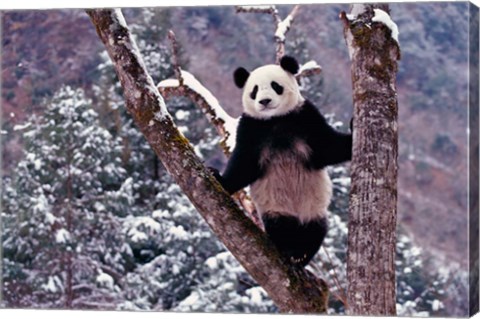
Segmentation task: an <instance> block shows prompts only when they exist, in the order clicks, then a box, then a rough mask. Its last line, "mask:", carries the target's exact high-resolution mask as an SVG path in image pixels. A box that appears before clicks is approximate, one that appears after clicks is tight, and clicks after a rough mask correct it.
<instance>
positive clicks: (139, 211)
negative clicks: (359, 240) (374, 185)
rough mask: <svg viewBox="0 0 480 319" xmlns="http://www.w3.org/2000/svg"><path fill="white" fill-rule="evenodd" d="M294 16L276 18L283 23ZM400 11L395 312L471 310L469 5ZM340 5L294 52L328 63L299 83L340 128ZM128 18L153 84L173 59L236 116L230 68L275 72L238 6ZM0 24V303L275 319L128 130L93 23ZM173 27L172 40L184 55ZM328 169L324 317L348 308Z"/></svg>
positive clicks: (338, 182) (316, 11)
mask: <svg viewBox="0 0 480 319" xmlns="http://www.w3.org/2000/svg"><path fill="white" fill-rule="evenodd" d="M292 7H293V6H277V9H278V12H279V14H280V15H281V16H282V17H285V16H287V15H288V13H289V12H291V10H292ZM390 9H391V15H392V18H393V19H394V20H395V22H396V23H397V25H398V28H399V31H400V36H399V42H400V47H401V53H402V58H401V61H400V62H399V71H398V84H397V85H398V95H399V113H400V115H399V127H400V128H399V132H400V133H399V134H400V140H399V166H400V169H399V185H398V187H399V190H398V192H399V195H398V196H399V205H398V214H399V218H398V229H397V244H396V260H395V266H396V276H397V302H396V306H397V314H398V315H400V316H465V315H466V314H467V313H468V302H467V301H466V300H467V295H468V268H467V267H468V260H467V257H468V255H467V237H466V233H467V227H468V225H467V195H468V193H467V189H466V185H467V162H466V154H467V152H468V149H467V145H466V141H467V132H466V128H467V124H468V113H467V112H468V108H467V96H468V91H467V86H468V45H467V42H468V41H467V40H468V12H469V4H468V3H409V4H391V5H390ZM342 10H345V11H346V10H348V6H347V5H341V4H338V5H336V4H328V5H327V4H316V5H301V6H300V7H299V11H298V13H297V15H296V18H295V21H294V22H293V24H292V27H291V30H290V31H289V33H288V34H287V37H286V40H285V52H286V53H287V54H289V55H291V56H294V57H296V58H297V59H298V61H300V63H306V62H308V61H311V60H314V61H316V62H317V63H318V64H319V65H320V66H321V68H322V71H321V72H320V73H319V74H312V75H311V76H308V77H304V78H302V81H301V90H302V94H303V95H304V96H306V97H308V98H309V99H311V100H312V101H314V103H315V104H316V105H318V106H319V109H320V111H321V112H322V113H323V114H325V115H326V117H327V119H328V121H329V122H330V124H331V125H333V126H334V127H335V128H337V129H338V130H341V131H345V132H347V131H348V127H349V121H350V118H351V116H352V100H351V96H352V94H351V90H352V88H351V75H350V60H349V55H348V51H347V47H346V44H345V40H344V37H343V31H342V23H341V21H340V20H339V13H340V12H341V11H342ZM122 12H123V14H124V16H125V19H126V21H127V23H128V25H129V28H130V31H131V33H132V35H133V36H134V39H135V41H136V43H137V45H138V47H139V49H140V52H141V54H142V57H143V59H144V61H145V65H146V67H147V69H148V72H149V73H150V75H151V76H152V77H153V80H154V81H155V83H160V82H162V81H164V80H167V79H170V78H175V77H176V75H175V67H174V66H175V64H176V63H177V64H178V65H180V66H181V68H182V70H186V71H188V72H190V73H191V74H193V75H194V76H195V77H196V79H198V80H199V81H200V82H201V83H202V85H203V86H205V87H206V88H207V89H208V90H209V91H210V92H211V93H212V94H213V95H214V96H215V97H216V98H217V99H218V101H219V102H220V103H221V104H222V105H223V106H224V108H225V110H226V111H228V112H229V114H230V115H232V116H234V117H237V116H239V115H240V114H241V92H240V90H238V89H237V88H235V86H234V84H233V79H232V73H233V71H234V70H235V68H237V67H238V66H244V67H247V68H249V69H253V68H255V67H257V66H259V65H263V64H268V63H274V62H275V40H274V33H275V27H274V25H273V23H272V21H271V20H272V18H271V16H269V15H268V14H252V13H239V12H236V10H235V8H234V7H231V6H222V7H181V8H180V7H178V8H176V7H162V8H143V9H122ZM1 14H2V30H3V34H2V46H3V47H2V55H1V63H2V113H3V122H2V128H1V143H2V150H3V151H2V184H1V185H2V186H1V222H2V228H1V229H2V244H1V245H2V263H1V266H2V271H1V288H2V299H1V304H0V306H1V307H7V308H42V309H96V310H154V311H163V310H168V311H183V312H192V311H194V312H232V313H276V312H278V311H279V310H278V309H277V306H276V305H275V304H274V303H273V302H272V300H271V299H270V298H269V296H268V294H267V293H266V292H265V290H264V289H263V288H261V287H260V286H259V285H258V284H257V283H256V282H255V280H253V279H252V278H251V277H250V275H249V274H248V273H247V272H246V271H245V270H244V269H243V268H242V266H241V265H240V264H239V262H238V261H237V260H236V259H235V258H234V257H233V256H232V254H231V253H230V252H229V251H228V250H227V249H226V248H225V247H224V246H223V245H222V243H221V242H220V241H219V240H218V239H217V238H216V237H215V235H213V233H212V232H211V231H210V229H209V227H208V225H207V224H206V222H205V221H204V220H203V219H202V217H201V216H200V215H199V214H198V212H197V210H196V209H195V208H194V207H193V205H192V204H191V203H190V201H189V200H188V198H187V197H186V196H185V195H184V194H183V193H182V191H181V189H180V188H179V186H178V185H177V184H175V183H174V182H173V179H172V177H171V176H170V175H169V173H168V172H167V171H166V169H165V168H164V167H163V166H162V164H161V162H160V161H159V159H158V158H157V157H156V155H155V154H154V153H153V151H152V150H151V147H150V146H149V144H148V143H147V142H146V140H145V138H144V137H143V135H142V134H141V133H140V132H139V130H138V128H137V127H136V126H135V125H134V123H133V121H132V118H131V116H130V114H128V113H127V111H126V108H125V101H124V97H123V92H122V89H121V86H120V83H119V80H118V78H117V76H116V74H115V70H114V67H113V65H112V62H111V60H110V58H109V56H108V54H107V53H106V51H105V48H104V47H103V46H102V44H101V42H100V40H99V39H98V37H97V35H96V33H95V28H94V26H93V25H92V23H91V22H90V20H89V18H88V16H87V15H86V13H85V12H84V11H82V10H45V11H5V12H2V13H1ZM453 28H455V30H457V31H456V32H452V29H453ZM169 30H172V31H174V32H175V34H176V38H177V42H178V53H177V54H176V55H174V54H173V53H172V52H173V50H172V46H171V41H170V40H169V38H168V34H169ZM177 58H178V61H175V60H177ZM163 83H165V82H163ZM166 104H167V108H168V112H169V113H170V114H171V115H172V117H173V119H174V121H175V124H176V125H177V126H178V128H179V130H180V131H181V132H182V133H183V134H184V135H185V136H186V137H187V138H188V140H189V141H190V143H191V144H192V145H193V146H194V150H195V153H196V154H197V156H199V157H200V158H201V159H202V160H203V161H204V162H205V165H207V166H212V167H216V168H218V169H220V170H221V169H223V168H224V165H225V163H226V157H225V156H224V154H223V152H222V145H221V137H220V136H219V135H218V133H217V131H216V130H215V127H214V126H212V125H211V123H210V122H209V121H208V119H207V117H206V116H205V115H204V114H203V113H202V110H201V109H200V108H199V107H198V105H196V103H195V101H192V100H191V99H189V98H188V97H186V96H173V95H172V96H168V99H166ZM329 174H330V176H331V178H332V181H333V187H334V188H333V190H334V195H333V198H334V200H333V202H332V204H331V205H330V207H329V212H330V214H329V227H330V230H329V232H328V236H327V238H326V240H325V243H324V245H323V247H322V248H321V250H320V251H319V253H318V254H317V255H316V256H315V258H314V260H313V261H312V262H311V263H310V265H309V266H308V267H307V268H308V269H309V270H310V271H312V272H313V273H314V274H316V275H317V276H318V277H320V278H323V279H324V280H325V281H326V282H327V284H328V286H329V290H330V299H329V303H328V313H329V314H344V313H345V300H346V296H345V294H346V292H345V289H346V281H347V279H346V265H345V260H346V242H347V232H348V229H347V223H348V218H347V217H348V202H349V190H350V174H349V164H348V163H347V164H345V165H337V166H334V167H330V168H329ZM252 254H255V252H252Z"/></svg>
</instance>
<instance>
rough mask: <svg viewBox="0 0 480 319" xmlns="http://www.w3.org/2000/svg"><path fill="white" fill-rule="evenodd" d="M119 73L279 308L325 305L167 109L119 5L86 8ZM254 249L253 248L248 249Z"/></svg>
mask: <svg viewBox="0 0 480 319" xmlns="http://www.w3.org/2000/svg"><path fill="white" fill-rule="evenodd" d="M87 13H88V15H89V16H90V18H91V20H92V22H93V24H94V25H95V27H96V30H97V33H98V36H99V37H100V39H101V40H102V42H103V43H104V45H105V47H106V49H107V52H108V54H109V56H110V58H111V59H112V62H113V65H114V66H115V70H116V72H117V74H118V77H119V78H120V82H121V85H122V88H123V91H124V97H125V101H126V108H127V110H128V111H129V112H130V114H131V115H132V117H133V120H134V121H135V123H136V124H137V126H138V127H139V129H140V131H141V132H142V133H143V135H144V136H145V138H146V139H147V141H148V142H149V143H150V146H151V147H152V149H153V150H154V151H155V153H156V154H157V156H158V157H159V158H160V159H161V161H162V162H163V164H164V165H165V167H166V169H167V170H168V171H169V172H170V174H171V175H172V176H173V178H174V179H175V181H176V182H177V183H178V184H179V186H180V187H181V188H182V190H183V191H184V193H185V194H186V195H187V196H188V198H189V199H190V201H191V202H192V204H193V205H194V206H195V207H196V208H197V210H198V212H199V213H200V214H201V215H202V216H203V218H204V219H205V220H206V222H207V223H208V225H209V226H210V227H211V229H212V230H213V231H214V232H215V234H216V235H217V236H218V238H219V239H220V240H221V241H222V242H223V243H224V244H225V246H226V247H227V248H228V249H229V250H230V251H231V252H232V254H233V255H234V256H235V258H237V260H238V261H239V262H240V263H241V264H242V266H243V267H244V268H245V269H246V270H247V271H248V272H249V273H250V274H251V275H252V277H253V278H254V279H255V280H256V281H257V282H258V283H259V284H260V285H261V286H262V287H263V288H264V289H265V290H266V291H267V293H268V294H269V296H270V297H271V298H272V299H273V301H274V302H275V303H276V304H277V305H278V307H279V308H280V310H281V311H283V312H293V313H322V312H325V311H326V302H327V299H328V289H327V287H326V284H325V283H324V282H323V281H322V280H319V279H318V278H316V277H314V276H313V275H312V274H311V273H309V272H307V271H305V270H304V269H301V268H298V267H294V266H293V265H291V264H290V263H288V262H287V261H286V260H284V259H283V258H282V257H281V256H280V254H279V253H278V251H277V250H276V248H275V246H274V245H273V244H272V243H271V242H270V241H269V240H268V239H267V237H266V236H265V235H264V233H263V232H261V231H260V230H259V229H258V228H257V227H256V226H255V225H254V224H253V223H252V222H251V221H250V220H249V219H248V218H247V217H246V216H245V215H244V214H243V213H242V211H241V210H240V209H239V208H238V206H237V205H236V204H235V203H234V202H233V200H232V199H231V198H230V196H228V194H227V193H226V192H225V191H224V190H223V188H222V187H221V186H220V184H219V183H218V182H217V181H216V180H215V178H214V177H213V176H212V175H211V174H210V173H209V172H208V171H207V170H205V168H204V167H203V165H202V163H201V162H200V160H199V159H198V158H197V157H196V156H195V153H194V151H193V149H192V147H191V145H190V144H189V143H188V140H186V138H185V137H184V136H183V135H182V134H181V133H180V132H179V131H178V130H177V128H176V126H175V124H174V123H173V121H172V118H171V117H170V115H169V114H168V112H167V111H166V107H165V104H164V101H163V98H162V96H161V95H160V93H159V92H158V90H157V89H156V87H155V85H154V84H153V82H152V79H151V77H150V76H149V74H148V73H147V71H146V68H145V66H144V63H143V61H142V59H141V57H140V53H139V50H138V48H137V46H136V44H135V42H134V41H133V39H132V37H131V35H130V32H129V29H128V27H127V24H126V22H125V20H124V18H123V15H122V13H121V12H120V10H87ZM252 251H253V252H252Z"/></svg>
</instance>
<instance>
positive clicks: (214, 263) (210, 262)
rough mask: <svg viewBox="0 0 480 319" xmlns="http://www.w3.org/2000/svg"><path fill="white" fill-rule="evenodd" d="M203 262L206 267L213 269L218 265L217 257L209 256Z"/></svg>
mask: <svg viewBox="0 0 480 319" xmlns="http://www.w3.org/2000/svg"><path fill="white" fill-rule="evenodd" d="M205 264H207V266H208V268H210V269H212V270H215V269H217V267H218V262H217V258H215V257H210V258H208V259H207V260H206V261H205Z"/></svg>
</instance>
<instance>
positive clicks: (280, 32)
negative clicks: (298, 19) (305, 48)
mask: <svg viewBox="0 0 480 319" xmlns="http://www.w3.org/2000/svg"><path fill="white" fill-rule="evenodd" d="M292 21H293V17H292V16H291V15H288V16H287V17H286V18H285V19H284V20H283V21H282V22H280V23H279V24H278V26H277V31H275V38H277V39H279V40H280V41H282V42H283V41H285V34H286V33H287V31H288V30H289V29H290V26H291V24H292Z"/></svg>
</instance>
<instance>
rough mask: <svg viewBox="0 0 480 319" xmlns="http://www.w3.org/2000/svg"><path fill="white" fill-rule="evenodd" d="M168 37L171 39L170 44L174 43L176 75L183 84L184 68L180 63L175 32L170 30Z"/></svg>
mask: <svg viewBox="0 0 480 319" xmlns="http://www.w3.org/2000/svg"><path fill="white" fill-rule="evenodd" d="M168 39H169V40H170V44H171V45H172V59H173V61H172V62H173V69H174V71H175V76H176V77H177V79H178V83H179V86H183V77H182V69H181V68H180V63H179V61H178V43H177V39H176V37H175V33H174V32H173V31H172V30H169V31H168Z"/></svg>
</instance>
